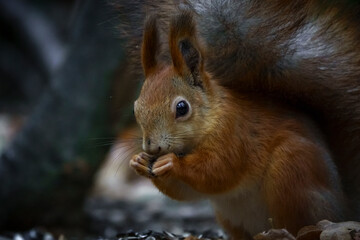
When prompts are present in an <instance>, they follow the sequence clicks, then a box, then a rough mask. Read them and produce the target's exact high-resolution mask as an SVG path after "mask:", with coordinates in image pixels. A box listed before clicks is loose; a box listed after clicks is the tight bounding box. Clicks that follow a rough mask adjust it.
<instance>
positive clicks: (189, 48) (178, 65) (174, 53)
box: [169, 10, 203, 85]
mask: <svg viewBox="0 0 360 240" xmlns="http://www.w3.org/2000/svg"><path fill="white" fill-rule="evenodd" d="M179 11H180V14H179V15H177V16H175V17H174V18H173V19H172V21H171V23H170V36H169V46H170V53H171V58H172V61H173V65H174V68H175V70H176V71H177V72H178V74H180V75H182V76H184V75H186V74H189V73H190V74H191V75H192V76H193V78H194V79H193V80H194V84H197V85H202V84H201V82H198V81H201V79H199V78H200V76H199V73H200V72H201V71H202V70H203V60H202V53H201V50H200V46H199V43H198V40H197V36H196V27H195V21H194V18H193V13H192V12H191V11H190V10H179Z"/></svg>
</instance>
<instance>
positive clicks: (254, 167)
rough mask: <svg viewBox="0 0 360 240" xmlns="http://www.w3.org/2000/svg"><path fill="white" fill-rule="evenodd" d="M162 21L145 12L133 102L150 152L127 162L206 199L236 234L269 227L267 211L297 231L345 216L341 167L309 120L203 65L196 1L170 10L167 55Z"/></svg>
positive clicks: (163, 184)
mask: <svg viewBox="0 0 360 240" xmlns="http://www.w3.org/2000/svg"><path fill="white" fill-rule="evenodd" d="M156 21H157V20H156V17H155V16H151V17H149V18H147V20H146V22H145V28H144V37H143V43H142V48H141V58H142V66H143V70H144V74H145V82H144V84H143V86H142V89H141V93H140V96H139V98H138V99H137V100H136V101H135V104H134V113H135V117H136V121H137V122H138V124H139V125H140V127H141V130H142V132H143V143H142V147H143V150H144V152H141V153H139V154H136V155H135V156H133V157H132V159H131V160H130V166H131V167H132V168H134V169H135V171H136V172H137V173H138V174H140V175H143V176H145V177H147V178H149V179H151V181H152V182H153V183H154V185H155V186H156V187H157V188H158V189H159V190H160V191H161V192H163V193H164V194H165V195H167V196H169V197H171V198H173V199H177V200H196V199H209V200H210V202H211V203H212V205H213V207H214V210H215V213H216V215H217V218H218V220H219V223H220V224H221V225H222V226H223V227H224V228H225V229H226V231H227V232H228V233H229V234H230V236H231V237H232V238H233V239H250V238H251V236H253V235H255V234H256V233H258V232H261V231H264V230H267V229H269V228H270V227H271V226H270V225H269V222H268V219H269V218H271V219H272V221H273V224H274V227H276V228H283V227H286V228H287V229H288V230H289V231H290V232H291V233H293V234H296V232H297V231H298V230H299V229H300V228H301V227H302V226H305V225H308V224H315V223H316V222H317V221H319V220H321V219H330V220H333V221H337V220H341V219H343V218H344V217H345V214H346V207H345V206H346V204H345V202H344V199H343V193H342V189H341V186H340V180H339V178H338V175H337V170H336V167H335V165H334V164H333V161H332V157H331V154H330V153H329V150H328V147H327V146H326V143H325V142H324V141H323V140H322V137H321V134H320V133H318V132H317V128H316V127H315V126H314V125H313V123H312V121H311V120H309V119H308V118H307V117H306V116H304V115H303V114H301V113H299V112H297V111H295V110H292V109H289V108H288V107H287V106H285V105H282V104H276V103H272V102H268V101H267V99H264V98H262V97H259V96H257V97H254V96H253V95H247V94H239V93H237V92H236V91H233V90H231V89H228V88H225V87H223V86H221V85H220V84H219V83H218V81H217V79H216V78H214V77H212V76H211V75H210V74H209V73H208V72H207V71H206V70H205V66H204V62H205V61H206V56H205V55H204V53H203V50H202V47H201V46H202V44H201V43H200V40H199V39H198V37H197V35H196V26H195V22H194V20H193V17H192V14H191V12H190V11H181V13H180V14H179V15H176V16H175V17H173V18H172V20H171V23H170V33H169V51H170V55H171V63H167V62H162V61H161V60H159V57H158V54H159V53H160V52H161V49H159V46H160V44H159V42H161V40H160V38H161V36H160V35H159V33H158V28H157V24H156ZM239 78H241V76H239Z"/></svg>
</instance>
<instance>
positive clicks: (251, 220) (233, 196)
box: [210, 186, 270, 236]
mask: <svg viewBox="0 0 360 240" xmlns="http://www.w3.org/2000/svg"><path fill="white" fill-rule="evenodd" d="M210 201H211V203H212V205H213V207H214V209H215V211H216V212H219V213H221V216H222V218H223V219H224V220H227V221H229V222H230V223H231V225H232V226H233V227H241V228H242V229H244V230H245V231H246V232H248V233H249V234H250V235H251V236H254V235H256V234H257V233H260V232H262V231H265V230H268V229H269V228H270V223H269V220H268V218H269V214H268V211H267V207H266V204H265V201H264V199H263V197H262V195H261V192H260V188H259V187H255V186H252V187H251V188H249V187H247V188H245V189H244V188H240V189H236V190H234V191H232V192H231V193H227V194H223V195H220V196H219V195H218V196H216V197H211V198H210Z"/></svg>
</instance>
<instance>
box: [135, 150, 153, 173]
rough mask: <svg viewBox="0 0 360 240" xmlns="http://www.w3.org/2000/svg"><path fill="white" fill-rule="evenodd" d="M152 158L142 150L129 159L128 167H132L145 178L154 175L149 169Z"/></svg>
mask: <svg viewBox="0 0 360 240" xmlns="http://www.w3.org/2000/svg"><path fill="white" fill-rule="evenodd" d="M153 160H154V157H153V156H151V155H149V154H147V153H145V152H142V153H139V154H136V155H134V156H133V157H132V158H131V160H130V167H132V168H133V169H134V170H135V171H136V173H137V174H139V175H142V176H144V177H147V178H152V177H154V174H153V173H152V171H151V165H152V162H153Z"/></svg>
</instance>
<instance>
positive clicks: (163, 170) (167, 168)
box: [152, 153, 177, 177]
mask: <svg viewBox="0 0 360 240" xmlns="http://www.w3.org/2000/svg"><path fill="white" fill-rule="evenodd" d="M176 159H177V157H176V155H175V154H174V153H168V154H166V155H163V156H161V157H159V158H158V159H157V160H156V162H154V164H153V166H152V174H153V176H154V177H159V176H165V175H167V174H169V173H170V172H171V170H172V169H173V166H174V161H176Z"/></svg>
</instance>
